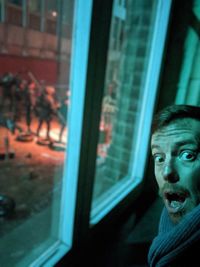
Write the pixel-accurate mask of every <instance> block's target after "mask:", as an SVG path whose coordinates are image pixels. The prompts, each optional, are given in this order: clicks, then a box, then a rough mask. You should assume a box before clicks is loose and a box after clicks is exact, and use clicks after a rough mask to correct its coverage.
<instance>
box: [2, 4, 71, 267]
mask: <svg viewBox="0 0 200 267" xmlns="http://www.w3.org/2000/svg"><path fill="white" fill-rule="evenodd" d="M21 2H22V1H9V3H12V4H16V5H21V4H20V3H21ZM33 2H35V4H34V5H33ZM47 2H48V1H46V3H47ZM49 2H51V3H52V1H49ZM66 2H67V3H68V5H67V3H66ZM39 3H40V1H30V7H31V9H32V11H34V12H35V11H38V9H39V8H40V4H39ZM56 3H57V1H56ZM59 3H60V4H61V3H62V1H59ZM73 3H74V1H73V0H68V1H65V6H66V8H67V12H69V8H70V12H71V17H73V9H74V6H73ZM23 4H25V1H23ZM48 6H50V5H48ZM5 8H7V10H5V14H7V15H9V16H10V17H9V18H6V20H5V21H8V19H9V25H8V24H7V23H2V24H1V29H2V31H1V33H0V34H1V40H3V41H2V46H1V49H0V60H1V66H0V165H1V168H0V266H4V267H13V266H20V267H23V266H29V265H30V264H31V262H33V261H35V260H36V259H37V258H38V257H39V256H40V255H41V254H42V253H43V252H45V250H46V249H47V248H49V247H50V246H51V245H53V244H54V243H55V242H59V233H60V232H59V224H60V204H61V203H60V202H61V195H62V194H61V188H62V177H63V171H64V159H65V151H66V145H67V132H68V125H67V113H68V108H69V100H70V99H69V98H70V90H69V70H70V60H69V59H70V57H69V55H70V54H71V35H69V34H68V35H67V36H66V34H64V33H63V21H62V17H64V14H65V12H66V10H65V9H61V8H60V9H59V11H57V15H56V16H57V17H58V18H59V23H58V21H57V20H56V21H57V23H58V24H57V25H56V27H57V28H58V29H59V31H58V32H59V35H56V34H55V32H56V31H54V32H52V31H51V33H47V32H42V31H40V29H41V28H40V27H38V28H37V30H32V29H30V28H28V27H26V30H24V28H23V27H22V26H21V24H18V23H15V22H16V21H14V20H12V19H13V18H14V15H13V14H17V16H19V14H21V15H20V17H19V21H22V15H23V16H27V15H28V13H23V12H28V11H27V10H26V9H25V8H20V7H17V9H16V8H15V7H14V5H13V6H12V10H11V9H10V8H11V6H10V5H9V4H8V5H6V6H5ZM8 10H11V11H12V12H13V13H12V14H11V13H9V12H7V11H8ZM19 11H20V12H19ZM61 11H62V13H63V14H61V13H59V12H61ZM15 12H16V13H15ZM22 13H23V14H22ZM11 15H12V16H11ZM43 15H44V16H45V14H43ZM44 18H45V17H44ZM12 22H13V23H12ZM54 22H55V20H54ZM8 26H9V27H8ZM67 27H68V29H67V32H68V33H72V20H71V24H68V25H67Z"/></svg>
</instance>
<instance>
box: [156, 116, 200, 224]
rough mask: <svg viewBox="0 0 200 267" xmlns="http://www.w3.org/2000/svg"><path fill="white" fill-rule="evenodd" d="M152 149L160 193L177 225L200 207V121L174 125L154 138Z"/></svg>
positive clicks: (181, 122) (165, 128)
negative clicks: (194, 209) (186, 215)
mask: <svg viewBox="0 0 200 267" xmlns="http://www.w3.org/2000/svg"><path fill="white" fill-rule="evenodd" d="M151 148H152V154H153V158H154V166H155V177H156V180H157V183H158V186H159V193H160V195H161V197H162V198H163V200H164V203H165V206H166V208H167V210H168V212H169V215H170V218H171V219H172V221H173V222H174V223H178V222H179V221H180V220H181V219H182V217H183V216H184V215H185V214H186V213H188V212H190V211H191V210H192V209H193V208H194V207H196V206H197V205H198V204H199V203H200V121H197V120H194V119H190V118H187V119H178V120H175V121H174V122H171V123H170V124H169V125H168V126H165V127H163V128H162V129H161V130H159V131H157V132H155V133H154V134H153V136H152V139H151Z"/></svg>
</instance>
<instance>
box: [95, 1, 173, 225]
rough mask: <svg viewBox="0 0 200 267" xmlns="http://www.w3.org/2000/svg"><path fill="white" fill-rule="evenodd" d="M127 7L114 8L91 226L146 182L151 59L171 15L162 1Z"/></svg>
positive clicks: (145, 2) (151, 95) (134, 2)
mask: <svg viewBox="0 0 200 267" xmlns="http://www.w3.org/2000/svg"><path fill="white" fill-rule="evenodd" d="M125 2H126V3H123V6H126V8H124V7H122V6H119V3H118V1H114V6H113V13H112V21H111V31H110V37H109V49H108V54H107V64H106V75H105V82H104V96H103V101H102V111H101V119H100V127H99V141H98V149H97V159H96V172H95V183H94V188H93V201H92V210H91V223H92V224H93V223H96V222H98V221H99V220H100V219H101V218H102V217H103V216H104V215H105V214H106V213H107V212H108V211H109V209H111V207H113V206H114V205H116V203H117V202H118V201H119V200H120V199H122V198H123V196H125V195H126V194H128V192H131V190H133V189H134V187H135V188H136V187H137V186H138V185H139V184H140V183H141V182H142V178H143V173H142V170H144V168H145V158H146V153H147V143H146V144H145V142H146V141H145V140H147V135H145V136H146V137H144V139H142V136H144V135H143V132H146V133H148V132H149V122H150V120H151V112H150V113H149V110H150V109H152V107H153V106H152V103H153V102H151V104H150V105H149V104H148V102H149V101H153V99H154V95H155V91H156V79H157V78H156V77H158V73H157V76H156V77H153V75H151V73H153V71H154V66H153V65H152V63H151V60H152V54H153V53H155V52H154V51H155V50H154V49H155V46H158V43H159V42H160V40H159V39H158V35H157V34H158V32H157V31H158V28H159V27H158V17H160V16H161V13H162V12H164V13H165V12H166V16H168V12H167V9H166V10H164V7H162V8H163V9H161V5H162V4H161V2H162V1H148V3H147V1H145V0H144V1H125ZM166 6H167V5H166ZM122 11H123V12H122ZM155 36H157V37H155ZM155 38H157V39H156V41H155ZM163 38H164V36H163ZM162 42H163V41H162ZM161 51H162V50H161ZM157 71H159V70H157ZM149 75H151V78H149ZM148 79H151V80H152V81H153V80H154V79H155V84H154V86H153V87H149V84H148V83H149V80H148ZM148 98H149V99H148ZM150 99H152V100H150ZM147 106H148V110H147V108H146V107H147ZM144 117H145V118H144ZM141 149H142V150H141ZM139 169H140V171H139ZM114 203H115V204H114Z"/></svg>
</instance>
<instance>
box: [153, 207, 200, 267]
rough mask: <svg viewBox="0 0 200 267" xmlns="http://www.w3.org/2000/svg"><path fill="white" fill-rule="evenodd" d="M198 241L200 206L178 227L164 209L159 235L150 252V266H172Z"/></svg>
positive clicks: (199, 237) (199, 239)
mask: <svg viewBox="0 0 200 267" xmlns="http://www.w3.org/2000/svg"><path fill="white" fill-rule="evenodd" d="M196 241H200V205H198V206H197V207H196V208H195V209H194V210H193V211H191V212H190V213H188V214H187V215H186V216H185V218H184V219H183V220H182V221H181V222H180V223H179V224H177V225H174V224H173V223H172V221H171V220H170V218H169V215H168V212H167V210H166V208H164V209H163V212H162V215H161V218H160V224H159V232H158V235H157V236H156V237H155V238H154V240H153V243H152V245H151V247H150V250H149V254H148V263H149V266H151V267H154V266H156V267H163V266H170V265H171V264H173V262H174V261H175V260H176V259H177V258H178V257H179V256H180V254H182V253H184V251H187V249H188V248H190V247H191V246H192V245H193V244H194V243H195V242H196ZM186 253H187V252H186ZM182 255H183V254H182ZM199 257H200V251H199Z"/></svg>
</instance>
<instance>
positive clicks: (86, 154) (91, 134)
mask: <svg viewBox="0 0 200 267" xmlns="http://www.w3.org/2000/svg"><path fill="white" fill-rule="evenodd" d="M44 2H46V3H47V2H48V1H41V6H40V5H39V4H38V5H37V6H30V9H31V12H32V13H34V14H36V13H37V12H39V9H40V8H41V18H42V21H41V30H40V31H38V30H37V29H36V28H37V27H36V28H35V30H34V26H33V25H34V23H33V24H26V26H28V25H29V26H28V27H27V28H26V31H25V30H24V28H23V27H22V23H21V24H20V23H18V22H19V21H18V20H17V21H15V20H14V16H12V19H13V20H7V21H6V22H5V23H2V24H3V25H2V27H4V31H2V32H3V33H2V34H4V36H3V38H2V39H1V40H3V41H2V46H1V47H2V50H0V60H1V63H2V64H1V65H0V74H1V75H0V77H1V84H0V85H1V86H0V94H1V98H0V109H1V114H0V115H1V119H0V122H1V127H0V151H1V154H0V156H1V157H0V161H1V169H0V172H1V175H0V176H1V180H0V183H1V187H0V188H1V191H0V205H1V206H0V207H1V209H0V216H1V219H2V220H0V224H1V227H0V231H1V238H0V251H1V252H3V253H2V254H1V257H0V265H2V266H4V267H10V266H20V267H23V266H35V267H38V266H53V264H55V263H56V262H57V261H58V260H59V259H60V258H61V257H62V256H63V255H64V254H65V253H67V252H68V251H69V250H70V248H71V246H72V243H73V242H75V241H77V240H78V239H79V240H80V239H81V238H84V235H85V233H86V232H87V231H89V230H90V225H89V224H91V225H93V224H95V223H97V222H98V221H100V220H101V219H102V218H103V217H104V216H105V215H106V214H107V213H108V212H110V211H111V210H112V208H113V207H115V206H116V205H117V204H119V202H120V200H122V199H123V198H125V197H126V196H127V194H128V193H130V192H131V191H133V190H134V188H135V187H137V186H138V185H139V184H140V183H141V182H142V178H143V171H144V166H145V160H146V152H147V143H148V133H149V127H150V119H151V114H152V111H153V106H154V99H155V94H156V87H157V82H158V76H159V71H160V65H161V58H162V52H163V45H164V40H165V35H166V28H167V24H168V15H169V8H170V1H162V0H157V1H156V2H155V1H150V2H151V5H149V6H148V8H147V6H146V5H145V3H146V1H139V0H138V1H127V2H126V1H116V2H115V1H113V4H112V1H107V0H97V1H96V0H95V1H92V0H91V1H84V0H76V1H73V0H68V1H64V0H63V1H51V3H52V5H50V4H49V5H47V6H46V8H45V5H44ZM23 3H24V2H23ZM30 3H31V2H30ZM38 3H39V2H38ZM49 3H50V1H49ZM58 3H59V5H58ZM66 3H67V4H66ZM9 5H10V6H12V7H14V8H15V9H16V10H17V9H19V10H21V7H20V6H19V7H18V6H17V5H14V4H11V3H9ZM57 5H58V6H57ZM129 5H130V6H129ZM47 11H51V12H50V14H49V16H50V17H49V16H48V15H47ZM54 11H55V12H56V13H53V12H54ZM130 11H133V13H132V12H130ZM23 12H24V10H23ZM4 14H5V13H4ZM30 14H31V13H30ZM30 14H29V15H30ZM53 14H54V15H55V17H54V15H53ZM26 15H27V13H26V12H25V14H24V17H26ZM52 16H53V17H52ZM19 18H21V15H20V16H19ZM47 18H49V21H51V22H53V23H52V24H51V23H50V24H49V26H48V19H47ZM110 20H111V25H110ZM8 22H9V27H8V25H7V23H8ZM29 22H30V21H29ZM13 24H15V25H13ZM31 25H32V26H31ZM132 25H133V26H134V27H132ZM23 26H25V25H24V24H23ZM110 26H111V27H110ZM130 26H131V27H130ZM30 28H31V29H30ZM7 29H9V30H8V31H7ZM99 30H100V31H99ZM109 34H110V37H109ZM158 37H159V38H158ZM158 47H159V49H158ZM89 48H90V49H89ZM155 52H156V53H155ZM104 70H105V72H104ZM152 77H153V78H152ZM150 89H151V90H150ZM66 105H67V106H66ZM146 106H148V108H149V109H148V112H147V109H146ZM62 112H63V113H64V115H63V114H62ZM66 113H67V114H66ZM144 125H145V131H143V129H144ZM141 152H142V153H141ZM116 155H117V156H116ZM124 159H126V160H124ZM138 162H139V163H140V164H139V165H138V164H137V163H138ZM93 174H95V175H93ZM101 174H102V175H101ZM94 176H95V177H94ZM93 178H95V183H94V187H93ZM91 204H92V208H91ZM75 207H76V211H75ZM90 208H91V209H90ZM19 237H20V238H19Z"/></svg>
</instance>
